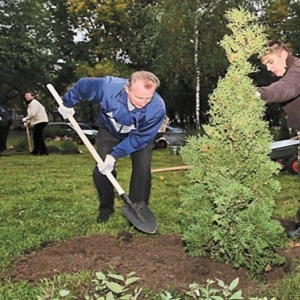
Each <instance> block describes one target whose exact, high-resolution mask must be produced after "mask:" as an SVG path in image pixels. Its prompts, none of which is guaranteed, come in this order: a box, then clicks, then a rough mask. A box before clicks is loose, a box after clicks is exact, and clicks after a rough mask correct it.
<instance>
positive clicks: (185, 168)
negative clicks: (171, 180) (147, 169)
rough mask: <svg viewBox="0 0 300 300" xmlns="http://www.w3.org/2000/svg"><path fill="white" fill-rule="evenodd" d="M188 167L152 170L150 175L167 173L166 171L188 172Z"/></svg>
mask: <svg viewBox="0 0 300 300" xmlns="http://www.w3.org/2000/svg"><path fill="white" fill-rule="evenodd" d="M190 168H191V167H190V166H177V167H168V168H161V169H153V170H151V173H158V172H167V171H182V170H189V169H190Z"/></svg>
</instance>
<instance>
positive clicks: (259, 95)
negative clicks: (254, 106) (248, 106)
mask: <svg viewBox="0 0 300 300" xmlns="http://www.w3.org/2000/svg"><path fill="white" fill-rule="evenodd" d="M255 97H256V98H259V99H261V94H260V92H258V91H256V93H255Z"/></svg>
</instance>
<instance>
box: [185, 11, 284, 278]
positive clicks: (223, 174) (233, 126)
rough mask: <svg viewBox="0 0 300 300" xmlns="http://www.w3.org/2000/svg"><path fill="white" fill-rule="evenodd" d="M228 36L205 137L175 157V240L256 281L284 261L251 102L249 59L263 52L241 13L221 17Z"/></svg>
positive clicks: (259, 107) (258, 106)
mask: <svg viewBox="0 0 300 300" xmlns="http://www.w3.org/2000/svg"><path fill="white" fill-rule="evenodd" d="M227 18H228V21H229V23H228V28H229V29H230V30H231V31H232V34H231V35H226V36H224V38H223V40H222V41H221V43H220V44H221V46H222V47H223V48H224V50H225V52H226V55H227V58H228V60H229V62H230V66H229V68H228V70H227V73H226V75H225V77H224V78H222V79H220V80H219V82H218V85H217V88H216V89H215V90H214V92H213V93H212V95H211V97H210V100H209V101H210V107H211V109H210V112H209V113H210V116H211V118H212V122H211V124H209V125H205V126H204V130H205V131H206V133H207V136H206V135H205V136H199V137H191V138H189V140H188V143H187V145H186V146H185V147H183V149H182V150H181V155H182V158H183V160H184V162H185V163H186V164H187V165H190V166H191V169H190V171H189V172H187V176H188V177H189V179H190V186H189V187H188V188H183V190H182V192H183V193H182V197H181V200H182V203H181V207H180V212H181V216H182V224H183V239H184V241H185V243H186V247H187V250H188V251H189V253H190V255H192V256H203V255H204V256H209V257H211V258H213V259H215V260H217V261H221V262H231V263H232V264H233V265H234V266H235V267H236V268H238V267H246V268H247V269H248V270H249V271H250V272H251V274H252V275H260V274H262V272H263V271H264V269H265V268H266V267H267V266H272V265H278V264H281V263H283V262H284V259H283V258H282V257H281V256H279V255H278V254H277V253H276V247H278V246H280V245H282V244H283V243H284V242H286V236H285V234H284V229H283V227H282V226H281V225H280V223H279V222H278V221H276V220H274V219H272V215H273V211H274V206H275V201H274V196H275V195H276V193H278V192H279V191H280V184H279V182H278V180H276V176H274V175H276V174H277V173H278V171H279V166H278V164H276V163H275V162H273V161H271V160H270V158H269V153H270V151H271V150H270V146H271V142H272V137H271V134H270V132H269V130H268V125H267V123H266V122H265V121H264V120H263V116H264V112H265V104H264V102H263V101H262V100H260V99H258V98H256V96H255V92H256V88H255V86H254V84H253V81H252V80H251V79H250V78H249V74H250V73H252V72H256V71H257V70H256V69H255V67H254V66H253V65H252V64H251V63H250V62H249V58H250V57H252V56H253V55H255V54H262V53H264V52H265V51H266V48H265V47H266V46H265V45H266V36H265V34H264V28H263V27H262V26H260V25H259V24H258V23H257V20H256V18H255V17H254V15H252V14H251V13H249V12H247V11H246V10H243V9H233V10H231V11H228V12H227Z"/></svg>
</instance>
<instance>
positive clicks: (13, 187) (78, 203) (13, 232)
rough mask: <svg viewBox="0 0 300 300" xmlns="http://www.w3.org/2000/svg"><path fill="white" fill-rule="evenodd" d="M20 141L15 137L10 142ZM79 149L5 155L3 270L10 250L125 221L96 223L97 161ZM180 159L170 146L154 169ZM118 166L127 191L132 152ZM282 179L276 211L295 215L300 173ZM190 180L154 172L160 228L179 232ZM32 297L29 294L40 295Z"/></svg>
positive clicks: (0, 234)
mask: <svg viewBox="0 0 300 300" xmlns="http://www.w3.org/2000/svg"><path fill="white" fill-rule="evenodd" d="M16 142H17V140H15V139H10V140H9V142H8V145H14V144H15V143H16ZM53 143H54V142H49V143H48V145H50V144H53ZM79 149H81V150H82V151H83V153H82V154H50V155H49V156H31V155H29V154H28V153H26V152H23V153H15V152H13V153H12V154H11V155H9V156H1V157H0V165H1V180H0V204H1V211H0V226H1V231H0V269H1V271H3V270H5V269H7V268H8V267H9V256H10V255H22V254H23V253H24V251H26V249H28V248H30V247H32V246H38V245H39V244H40V243H41V242H43V241H45V240H56V241H62V240H67V239H72V238H74V237H78V236H85V235H91V234H102V233H109V234H112V235H116V234H117V232H118V231H120V228H123V227H124V226H126V224H127V220H126V219H125V218H124V217H123V216H122V215H121V213H117V214H116V216H115V217H114V218H113V220H112V222H109V223H107V225H105V226H99V225H98V224H96V222H95V219H96V217H97V212H98V210H97V208H98V199H97V193H96V190H95V188H94V185H93V181H92V169H93V167H94V164H95V162H94V160H93V158H92V157H91V155H90V154H89V152H88V150H87V149H86V148H85V147H84V146H79ZM180 165H183V162H182V159H181V157H180V156H179V155H171V152H170V150H169V149H163V150H155V151H153V164H152V168H153V169H156V168H163V167H174V166H180ZM116 167H117V170H118V182H119V183H120V185H121V186H122V188H123V189H124V190H125V191H126V192H128V184H129V178H130V170H131V168H130V158H124V159H120V160H118V162H117V166H116ZM212 167H213V166H212ZM278 179H279V181H280V182H281V186H282V190H281V192H280V193H279V194H278V195H277V197H276V209H275V212H274V217H275V218H278V219H287V220H291V221H292V220H294V215H295V212H296V210H297V208H298V206H299V202H298V200H299V199H300V197H299V177H298V176H293V175H290V174H287V173H281V174H279V175H278ZM187 184H188V181H187V179H186V178H185V176H184V172H183V171H172V172H162V173H153V180H152V192H151V200H150V207H151V209H152V211H153V213H154V214H155V216H156V218H157V219H158V220H159V234H167V233H180V225H179V218H180V216H179V215H178V214H177V213H176V210H177V208H178V206H179V203H180V193H179V186H181V185H187ZM116 199H117V202H116V211H120V209H119V208H120V207H121V206H123V202H122V201H121V200H120V199H119V198H118V197H116ZM133 234H134V235H137V236H138V235H141V234H142V233H139V232H137V231H134V232H133ZM133 271H134V270H133ZM4 286H5V284H4ZM7 286H9V283H7ZM24 290H27V287H24ZM30 297H31V296H30ZM30 297H29V296H28V298H26V297H24V299H37V298H30ZM1 299H6V300H8V299H14V298H7V297H6V298H2V297H1V289H0V300H1ZM59 299H60V298H59Z"/></svg>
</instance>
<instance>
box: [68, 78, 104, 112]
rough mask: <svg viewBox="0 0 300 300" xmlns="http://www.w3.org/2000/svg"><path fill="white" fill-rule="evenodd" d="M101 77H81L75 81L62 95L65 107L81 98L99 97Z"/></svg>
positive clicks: (73, 104) (72, 104) (100, 94)
mask: <svg viewBox="0 0 300 300" xmlns="http://www.w3.org/2000/svg"><path fill="white" fill-rule="evenodd" d="M103 80H104V79H103V78H82V79H79V80H78V81H77V83H75V84H74V85H73V86H72V87H71V88H70V90H69V91H68V92H66V93H65V95H64V97H63V104H64V105H65V106H66V107H69V108H71V107H73V106H75V105H76V104H77V103H78V102H79V101H81V100H88V101H92V100H94V99H95V98H96V96H97V99H101V96H102V86H103Z"/></svg>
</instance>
